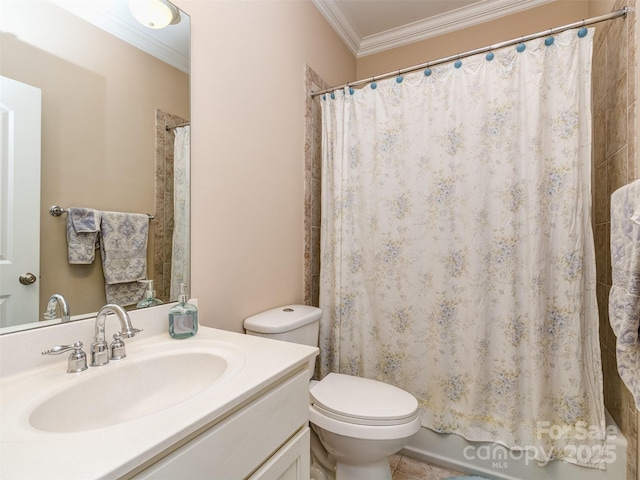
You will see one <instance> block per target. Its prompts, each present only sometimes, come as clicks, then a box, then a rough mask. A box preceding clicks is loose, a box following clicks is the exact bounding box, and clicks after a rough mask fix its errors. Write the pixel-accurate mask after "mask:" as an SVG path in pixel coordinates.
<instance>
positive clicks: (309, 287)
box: [304, 66, 329, 306]
mask: <svg viewBox="0 0 640 480" xmlns="http://www.w3.org/2000/svg"><path fill="white" fill-rule="evenodd" d="M305 83H306V91H307V105H306V115H305V119H306V125H305V142H304V162H305V169H304V172H305V173H304V182H305V196H304V231H305V235H304V303H305V304H306V305H315V306H318V305H319V296H320V174H321V171H322V158H321V152H320V146H321V143H322V121H321V108H320V97H315V98H313V99H312V98H311V95H310V94H311V92H313V91H318V90H324V89H325V88H329V86H328V85H327V84H326V83H325V82H324V81H322V79H321V78H320V77H319V76H318V74H316V72H314V71H313V70H312V69H311V68H309V67H308V66H307V67H306V72H305Z"/></svg>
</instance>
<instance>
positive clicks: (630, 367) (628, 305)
mask: <svg viewBox="0 0 640 480" xmlns="http://www.w3.org/2000/svg"><path fill="white" fill-rule="evenodd" d="M611 268H612V274H613V285H612V287H611V291H610V292H609V321H610V323H611V328H612V329H613V333H615V335H616V338H617V340H616V359H617V363H618V373H620V377H621V378H622V381H623V382H624V383H625V385H626V386H627V388H628V389H629V390H630V391H631V393H632V394H633V397H634V399H635V402H636V407H637V408H638V409H640V339H639V335H640V330H639V329H640V180H636V181H635V182H633V183H630V184H629V185H626V186H624V187H622V188H619V189H618V190H616V191H615V192H613V194H612V195H611Z"/></svg>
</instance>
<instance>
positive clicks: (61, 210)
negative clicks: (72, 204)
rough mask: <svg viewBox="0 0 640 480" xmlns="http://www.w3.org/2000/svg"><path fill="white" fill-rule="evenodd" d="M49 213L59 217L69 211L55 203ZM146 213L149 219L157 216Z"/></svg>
mask: <svg viewBox="0 0 640 480" xmlns="http://www.w3.org/2000/svg"><path fill="white" fill-rule="evenodd" d="M49 213H50V214H51V215H52V216H54V217H59V216H60V215H62V214H63V213H67V210H66V209H64V208H62V207H61V206H60V205H53V206H51V208H49ZM146 215H147V217H149V220H153V219H154V218H156V217H155V215H150V214H148V213H147V214H146Z"/></svg>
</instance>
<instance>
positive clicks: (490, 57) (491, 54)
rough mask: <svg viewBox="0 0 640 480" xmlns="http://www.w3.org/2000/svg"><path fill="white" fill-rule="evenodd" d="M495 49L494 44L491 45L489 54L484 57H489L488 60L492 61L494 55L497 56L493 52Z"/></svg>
mask: <svg viewBox="0 0 640 480" xmlns="http://www.w3.org/2000/svg"><path fill="white" fill-rule="evenodd" d="M491 50H493V45H489V52H488V53H487V55H486V56H485V57H484V58H486V59H487V61H489V62H490V61H491V60H493V57H495V55H494V54H493V52H492V51H491Z"/></svg>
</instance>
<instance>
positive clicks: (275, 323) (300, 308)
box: [244, 305, 322, 333]
mask: <svg viewBox="0 0 640 480" xmlns="http://www.w3.org/2000/svg"><path fill="white" fill-rule="evenodd" d="M321 316H322V310H320V309H319V308H318V307H313V306H311V305H284V306H282V307H277V308H272V309H271V310H267V311H266V312H261V313H258V314H256V315H253V316H252V317H249V318H247V319H246V320H245V321H244V328H245V330H249V331H252V332H257V333H282V332H287V331H290V330H293V329H296V328H300V327H304V326H305V325H308V324H310V323H313V322H317V321H318V320H320V317H321Z"/></svg>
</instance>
